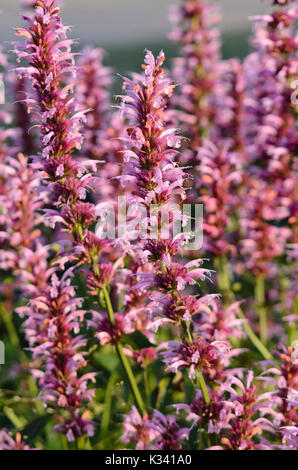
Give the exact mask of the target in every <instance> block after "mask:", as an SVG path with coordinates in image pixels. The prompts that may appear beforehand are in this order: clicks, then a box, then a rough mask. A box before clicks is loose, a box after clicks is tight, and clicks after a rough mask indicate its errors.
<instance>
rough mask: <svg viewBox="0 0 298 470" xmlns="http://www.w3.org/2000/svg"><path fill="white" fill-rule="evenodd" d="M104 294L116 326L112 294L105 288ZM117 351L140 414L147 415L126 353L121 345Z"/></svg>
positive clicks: (112, 320)
mask: <svg viewBox="0 0 298 470" xmlns="http://www.w3.org/2000/svg"><path fill="white" fill-rule="evenodd" d="M103 294H104V299H105V303H106V309H107V314H108V318H109V321H110V323H111V324H112V325H114V324H115V317H114V310H113V306H112V303H111V299H110V294H109V292H108V290H107V288H106V287H104V288H103ZM116 351H117V354H118V357H119V360H120V362H121V364H122V367H123V370H124V372H125V375H126V377H127V380H128V383H129V386H130V389H131V392H132V394H133V397H134V400H135V403H136V406H137V408H138V410H139V412H140V413H141V415H144V414H146V408H145V405H144V402H143V399H142V397H141V394H140V391H139V388H138V386H137V383H136V379H135V376H134V374H133V372H132V369H131V367H130V364H129V361H128V359H127V357H126V356H125V354H124V352H123V349H122V345H121V344H116Z"/></svg>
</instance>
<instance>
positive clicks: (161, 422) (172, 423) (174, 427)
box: [148, 410, 189, 450]
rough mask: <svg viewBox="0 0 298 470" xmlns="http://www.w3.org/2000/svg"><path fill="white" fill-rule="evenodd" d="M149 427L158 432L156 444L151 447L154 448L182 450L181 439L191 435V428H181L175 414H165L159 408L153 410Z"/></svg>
mask: <svg viewBox="0 0 298 470" xmlns="http://www.w3.org/2000/svg"><path fill="white" fill-rule="evenodd" d="M148 428H149V429H150V430H153V431H155V432H156V433H157V436H156V438H155V443H154V445H152V446H150V447H149V448H150V449H152V450H153V449H154V450H157V449H158V450H181V449H182V446H181V440H183V439H188V436H189V429H188V428H180V427H179V426H178V424H177V423H176V420H175V417H174V416H170V415H167V416H165V415H163V414H162V413H161V412H160V411H157V410H153V416H152V418H151V420H150V421H149V423H148Z"/></svg>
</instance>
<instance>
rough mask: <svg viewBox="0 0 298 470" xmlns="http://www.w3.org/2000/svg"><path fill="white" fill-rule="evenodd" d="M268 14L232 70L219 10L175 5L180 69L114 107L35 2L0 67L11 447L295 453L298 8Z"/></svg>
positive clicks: (91, 57) (91, 64)
mask: <svg viewBox="0 0 298 470" xmlns="http://www.w3.org/2000/svg"><path fill="white" fill-rule="evenodd" d="M266 2H267V4H268V13H267V14H266V15H264V16H257V17H254V18H252V22H251V23H252V31H251V38H250V41H251V52H250V53H249V55H247V57H245V58H244V59H243V60H240V59H236V58H234V59H227V60H223V58H222V55H221V35H220V16H219V14H218V8H217V7H218V5H217V3H216V2H215V1H207V0H180V2H179V4H178V5H173V7H172V8H171V10H170V13H169V21H171V23H172V32H171V36H170V39H171V40H172V41H173V44H175V45H176V46H178V48H179V56H177V57H176V58H175V59H174V60H173V61H167V58H166V57H165V54H164V52H163V51H161V52H160V53H159V54H157V55H156V56H155V55H153V53H152V52H151V51H150V50H146V51H145V52H144V62H143V64H139V68H138V69H137V70H134V71H131V72H127V73H126V74H125V77H121V80H122V83H123V85H122V91H121V92H120V94H119V95H117V96H113V90H114V78H115V76H116V75H117V73H118V72H119V71H118V70H117V69H116V67H114V69H111V68H110V67H107V66H106V65H105V53H104V51H103V50H102V49H99V48H97V47H93V46H92V45H89V46H84V47H79V48H78V46H79V45H77V44H76V42H75V41H74V40H73V39H72V32H71V30H70V28H69V27H68V26H66V25H65V24H64V22H63V7H62V8H61V11H60V6H59V3H60V2H58V1H56V0H26V1H25V0H23V1H22V6H21V7H20V8H21V10H22V12H21V13H22V15H23V16H22V19H20V22H21V24H20V25H16V30H15V36H16V38H15V40H14V42H13V44H12V45H10V46H9V47H8V48H7V47H6V46H5V47H4V46H3V47H2V48H1V50H0V67H1V74H0V81H1V83H2V84H4V85H5V97H4V98H5V99H3V100H2V103H3V104H0V281H1V282H0V450H29V449H39V450H121V449H127V450H134V449H135V450H165V451H166V450H176V451H179V450H201V451H202V450H206V449H208V450H298V428H297V424H298V415H297V403H298V392H297V386H298V330H297V319H298V312H297V258H298V241H297V226H298V223H297V206H298V203H297V196H298V194H297V149H298V140H297V118H298V115H297V111H298V56H297V49H298V36H297V31H296V30H295V23H296V22H297V18H298V7H297V5H296V2H295V1H293V0H266ZM99 23H100V19H99ZM99 27H100V26H99ZM94 42H96V38H94ZM74 46H75V49H74ZM74 51H75V52H74ZM77 51H78V52H77ZM4 101H5V102H4Z"/></svg>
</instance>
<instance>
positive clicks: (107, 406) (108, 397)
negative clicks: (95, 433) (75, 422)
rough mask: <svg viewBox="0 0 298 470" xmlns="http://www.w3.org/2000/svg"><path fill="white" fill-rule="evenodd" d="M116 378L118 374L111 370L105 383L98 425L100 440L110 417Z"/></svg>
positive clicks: (105, 431) (106, 429)
mask: <svg viewBox="0 0 298 470" xmlns="http://www.w3.org/2000/svg"><path fill="white" fill-rule="evenodd" d="M117 378H118V374H117V373H116V372H113V373H112V375H111V376H110V378H109V381H108V384H107V388H106V393H105V402H104V409H103V414H102V419H101V426H100V440H103V439H104V437H105V435H106V434H107V431H108V429H109V424H110V418H111V405H112V400H113V388H114V386H115V383H116V381H117Z"/></svg>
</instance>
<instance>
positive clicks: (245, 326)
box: [238, 309, 273, 361]
mask: <svg viewBox="0 0 298 470" xmlns="http://www.w3.org/2000/svg"><path fill="white" fill-rule="evenodd" d="M238 316H239V317H240V318H242V319H243V320H244V322H243V329H244V331H245V333H246V334H247V336H248V338H249V339H250V341H251V342H252V343H253V345H254V346H255V347H256V349H257V350H258V351H259V352H260V353H261V354H262V356H263V357H264V359H266V360H267V361H270V360H271V359H273V356H272V354H271V353H270V352H269V351H268V349H267V348H266V346H265V345H264V344H263V343H262V341H261V340H260V339H259V338H258V337H257V335H256V334H255V332H254V331H253V329H252V328H251V326H249V324H248V322H247V319H246V318H245V315H244V313H243V312H242V310H240V309H239V313H238Z"/></svg>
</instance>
